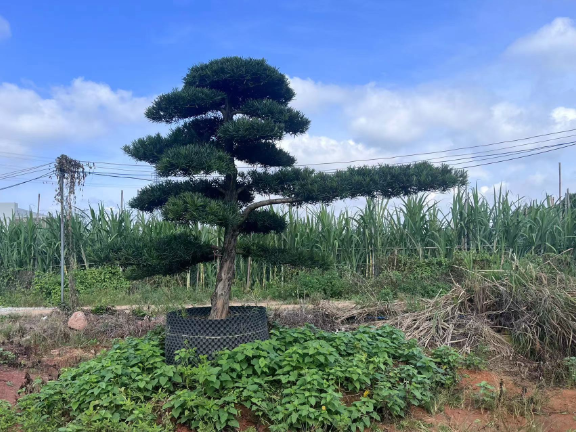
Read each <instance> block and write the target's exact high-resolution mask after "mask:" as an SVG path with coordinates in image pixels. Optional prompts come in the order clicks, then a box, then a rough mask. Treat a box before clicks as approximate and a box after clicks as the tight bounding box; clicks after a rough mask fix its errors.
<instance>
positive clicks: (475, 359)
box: [462, 346, 488, 370]
mask: <svg viewBox="0 0 576 432" xmlns="http://www.w3.org/2000/svg"><path fill="white" fill-rule="evenodd" d="M487 354H488V352H487V348H486V347H485V346H479V347H478V348H477V349H476V350H475V351H474V352H471V353H469V354H467V355H466V356H464V358H463V359H462V367H463V368H465V369H470V370H485V369H486V367H487V360H486V356H487Z"/></svg>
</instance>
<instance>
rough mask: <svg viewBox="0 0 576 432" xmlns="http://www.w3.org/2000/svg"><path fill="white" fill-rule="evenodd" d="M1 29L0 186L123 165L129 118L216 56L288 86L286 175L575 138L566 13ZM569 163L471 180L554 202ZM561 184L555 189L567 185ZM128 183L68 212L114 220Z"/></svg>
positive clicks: (0, 25) (468, 5)
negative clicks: (91, 165) (93, 166)
mask: <svg viewBox="0 0 576 432" xmlns="http://www.w3.org/2000/svg"><path fill="white" fill-rule="evenodd" d="M0 17H1V18H0V175H1V174H2V173H6V172H9V171H12V170H14V169H18V168H21V167H25V166H33V165H35V164H38V163H40V162H41V159H33V158H45V159H42V160H45V161H48V160H49V159H51V158H54V157H55V156H57V155H58V154H60V153H62V152H65V153H67V154H69V155H70V156H72V157H76V158H79V159H87V160H102V159H104V160H106V161H116V162H130V161H129V160H128V159H126V158H125V157H124V156H123V155H122V152H121V150H120V147H121V146H122V145H123V144H126V143H128V142H130V141H131V140H132V139H135V138H138V137H140V136H142V135H145V134H147V133H151V132H154V131H156V130H158V126H157V125H151V124H149V123H148V122H146V121H145V119H144V118H143V115H142V111H143V109H144V108H145V107H146V106H147V105H148V104H149V102H150V101H151V100H152V99H153V97H154V96H155V95H158V94H159V93H162V92H165V91H168V90H170V89H171V88H173V87H175V86H178V85H179V84H180V80H181V77H182V76H183V75H184V74H185V72H186V70H187V68H188V67H190V66H192V65H194V64H195V63H198V62H203V61H207V60H210V59H212V58H217V57H221V56H226V55H241V56H252V57H264V58H266V59H268V61H269V62H270V63H271V64H273V65H274V66H277V67H278V68H280V70H281V71H282V72H284V73H285V74H287V75H288V76H289V77H290V79H291V81H292V83H293V86H294V88H295V89H296V91H297V93H298V96H297V98H296V100H295V102H294V105H295V106H296V107H297V108H299V109H301V110H303V111H304V112H305V113H307V114H308V115H309V117H310V118H311V120H312V128H311V130H310V133H309V134H308V135H307V136H305V137H302V138H299V139H297V140H287V141H286V142H285V143H284V144H283V145H284V146H285V147H286V148H287V149H289V150H291V151H293V152H294V153H295V154H296V155H297V156H298V159H299V162H301V163H314V162H317V161H320V160H352V159H363V158H372V157H387V156H391V155H397V154H403V153H412V152H418V151H430V150H443V149H449V148H454V147H459V146H468V145H478V144H483V143H488V142H492V141H498V140H507V139H515V138H520V137H525V136H531V135H536V134H540V133H547V132H552V131H559V130H565V129H569V128H571V127H574V128H576V97H575V96H576V61H575V60H574V58H576V25H575V24H574V22H573V21H571V18H573V17H574V18H576V2H574V1H572V0H542V1H540V0H531V1H512V0H510V1H504V0H500V1H491V0H488V1H473V0H467V1H461V0H459V1H443V0H436V1H408V0H404V1H402V0H397V1H388V0H379V1H377V0H375V1H368V0H363V1H360V0H359V1H328V0H326V1H323V0H316V1H312V2H311V1H300V0H292V1H267V2H265V1H212V2H210V1H195V0H174V1H171V2H170V1H166V2H157V1H138V2H136V1H121V2H112V1H100V2H78V1H74V2H73V1H58V2H57V3H49V2H48V3H47V2H40V1H28V2H4V3H3V4H2V5H0ZM1 117H3V118H4V120H2V118H1ZM1 152H4V153H1ZM15 154H16V155H20V156H19V157H14V155H15ZM574 155H576V152H574V151H573V150H572V149H566V150H563V151H562V152H558V153H552V155H548V154H547V155H543V156H542V157H539V158H534V159H533V160H532V159H531V160H528V159H524V160H523V161H522V162H514V163H509V164H502V165H500V166H495V167H494V166H490V167H478V168H476V169H472V170H471V171H470V177H471V180H472V182H473V183H477V184H478V185H479V186H481V187H484V188H491V187H492V186H493V185H500V184H501V183H502V182H503V183H504V185H505V187H507V188H509V189H510V190H512V191H513V192H514V193H517V194H521V195H525V196H530V197H532V198H538V199H540V198H542V197H543V195H544V194H545V192H546V191H549V192H554V191H555V189H554V184H555V179H554V175H553V173H554V172H555V170H554V166H555V164H557V161H558V160H560V159H562V160H566V162H568V160H569V159H570V158H572V157H573V156H574ZM142 172H145V169H142ZM565 172H566V174H565V175H566V179H565V183H566V184H567V185H569V184H570V182H571V181H574V180H576V172H574V169H573V168H571V167H569V166H566V169H565ZM142 175H144V174H142ZM146 175H148V174H146ZM30 177H31V176H29V177H26V176H23V177H21V178H22V179H27V178H30ZM13 180H14V179H13ZM0 183H1V184H0V187H2V186H4V185H9V184H12V183H15V181H8V180H6V181H1V182H0ZM141 183H142V182H138V181H129V180H126V179H123V180H117V179H116V180H115V179H110V178H100V179H97V180H93V179H90V180H89V182H88V186H87V188H86V189H85V191H84V193H83V196H82V197H81V199H80V202H81V205H84V206H86V205H87V204H88V203H93V204H94V203H96V202H98V201H99V200H102V201H103V202H105V204H106V205H110V206H114V205H117V203H118V199H119V197H118V195H119V194H118V193H117V189H118V188H119V187H124V188H125V189H126V195H127V196H131V195H133V194H134V193H135V191H136V189H137V185H138V184H141ZM91 184H92V185H93V186H91ZM105 185H109V186H108V187H106V186H105ZM573 189H574V190H576V184H574V185H573ZM38 192H42V193H43V195H45V196H47V197H51V196H52V185H45V184H42V183H40V182H39V181H36V182H31V183H30V184H27V185H23V186H21V187H18V188H13V189H8V190H5V191H0V201H12V200H14V201H18V202H19V203H20V205H21V207H27V206H28V205H30V204H32V203H34V202H35V200H36V194H37V193H38ZM42 207H43V209H46V210H48V209H51V208H53V207H54V203H53V202H51V200H49V199H48V198H47V199H46V201H45V202H44V204H43V205H42Z"/></svg>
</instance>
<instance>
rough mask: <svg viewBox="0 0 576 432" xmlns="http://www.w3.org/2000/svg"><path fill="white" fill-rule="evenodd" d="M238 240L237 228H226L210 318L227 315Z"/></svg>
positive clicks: (220, 317)
mask: <svg viewBox="0 0 576 432" xmlns="http://www.w3.org/2000/svg"><path fill="white" fill-rule="evenodd" d="M237 241H238V230H237V229H234V228H232V229H226V233H225V235H224V244H223V245H222V258H221V259H220V267H219V268H218V276H217V277H216V289H215V290H214V294H212V310H211V311H210V319H224V318H226V317H227V316H228V308H229V306H230V291H231V289H232V283H233V282H234V272H235V270H236V242H237Z"/></svg>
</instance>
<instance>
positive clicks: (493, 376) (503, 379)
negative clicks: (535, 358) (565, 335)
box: [382, 371, 576, 432]
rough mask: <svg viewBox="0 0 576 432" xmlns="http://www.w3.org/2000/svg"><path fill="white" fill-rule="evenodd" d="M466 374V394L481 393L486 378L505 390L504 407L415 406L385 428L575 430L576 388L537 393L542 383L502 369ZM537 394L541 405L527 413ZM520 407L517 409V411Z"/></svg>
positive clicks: (473, 431)
mask: <svg viewBox="0 0 576 432" xmlns="http://www.w3.org/2000/svg"><path fill="white" fill-rule="evenodd" d="M462 374H463V375H464V377H463V379H462V381H461V382H460V384H459V387H460V389H461V390H462V392H463V393H464V394H466V393H468V392H472V393H473V392H476V393H477V392H478V387H477V384H479V383H481V382H483V381H485V382H486V383H488V384H489V385H491V386H492V387H494V388H495V389H499V388H500V384H501V383H502V388H503V390H504V396H503V402H502V405H503V406H502V407H501V408H497V409H495V410H481V409H477V408H474V407H473V405H472V404H471V403H470V402H469V401H466V400H465V401H463V402H462V405H461V406H458V407H454V406H452V407H451V406H448V405H446V406H444V407H441V408H440V412H438V413H436V414H434V415H432V414H430V413H428V412H426V411H425V410H423V409H421V408H415V409H413V410H412V412H411V417H410V418H409V419H407V420H406V421H404V422H400V423H399V424H396V425H392V426H386V425H383V426H382V429H383V430H387V431H389V432H396V431H411V430H414V431H425V430H426V431H428V430H429V431H443V432H449V431H454V432H456V431H458V432H460V431H466V432H477V431H478V432H479V431H507V432H512V431H515V432H517V431H535V432H536V431H538V432H571V431H576V390H572V389H560V388H543V389H542V390H540V392H541V393H540V395H539V396H536V395H535V392H536V391H537V390H536V389H537V387H538V386H539V383H537V382H533V381H528V380H526V379H521V378H518V377H513V376H509V375H506V374H503V373H500V372H490V371H462ZM536 397H538V398H539V399H540V400H542V406H541V407H537V406H534V408H533V409H534V412H533V413H529V414H527V413H526V412H522V411H524V410H523V409H522V408H523V405H524V406H529V405H531V404H532V403H533V400H534V399H535V398H536ZM511 401H514V402H511ZM515 410H517V412H514V411H515Z"/></svg>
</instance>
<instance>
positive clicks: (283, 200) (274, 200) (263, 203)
mask: <svg viewBox="0 0 576 432" xmlns="http://www.w3.org/2000/svg"><path fill="white" fill-rule="evenodd" d="M298 201H300V200H298V199H296V198H272V199H267V200H264V201H258V202H256V203H253V204H250V205H249V206H248V207H246V208H245V209H244V211H242V219H241V222H240V223H242V222H244V221H245V220H246V218H247V217H248V215H249V214H250V213H251V212H252V211H254V210H256V209H257V208H260V207H265V206H268V205H273V204H291V203H295V202H298Z"/></svg>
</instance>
